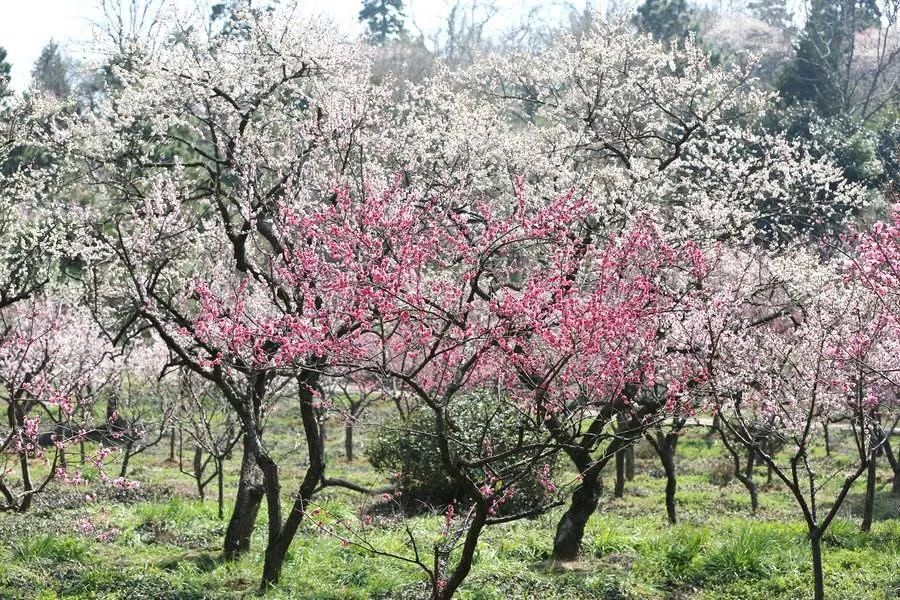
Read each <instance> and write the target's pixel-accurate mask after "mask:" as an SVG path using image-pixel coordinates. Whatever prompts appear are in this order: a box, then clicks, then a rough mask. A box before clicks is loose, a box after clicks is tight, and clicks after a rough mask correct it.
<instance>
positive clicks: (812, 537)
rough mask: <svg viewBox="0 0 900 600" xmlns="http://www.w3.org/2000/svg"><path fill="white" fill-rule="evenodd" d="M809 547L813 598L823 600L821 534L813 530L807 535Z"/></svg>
mask: <svg viewBox="0 0 900 600" xmlns="http://www.w3.org/2000/svg"><path fill="white" fill-rule="evenodd" d="M809 547H810V550H812V571H813V598H814V599H815V600H825V573H824V571H823V570H822V533H821V532H820V531H819V530H818V529H814V530H812V531H811V532H810V534H809Z"/></svg>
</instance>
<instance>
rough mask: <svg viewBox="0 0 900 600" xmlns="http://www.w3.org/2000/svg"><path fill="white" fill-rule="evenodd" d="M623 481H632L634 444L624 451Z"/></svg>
mask: <svg viewBox="0 0 900 600" xmlns="http://www.w3.org/2000/svg"><path fill="white" fill-rule="evenodd" d="M625 479H626V480H628V481H634V444H632V445H630V446H628V447H627V448H626V449H625Z"/></svg>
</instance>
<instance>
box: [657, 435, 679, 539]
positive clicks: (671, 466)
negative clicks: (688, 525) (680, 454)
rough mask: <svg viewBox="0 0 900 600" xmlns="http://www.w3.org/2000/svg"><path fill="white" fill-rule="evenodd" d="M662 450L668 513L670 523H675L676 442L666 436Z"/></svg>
mask: <svg viewBox="0 0 900 600" xmlns="http://www.w3.org/2000/svg"><path fill="white" fill-rule="evenodd" d="M660 450H662V452H661V453H660V460H661V461H662V465H663V470H664V471H665V472H666V515H667V516H668V518H669V523H672V524H673V525H674V524H675V523H677V522H678V519H677V517H676V515H675V490H676V489H677V487H678V482H677V480H676V478H675V444H674V442H673V441H670V439H669V436H666V439H665V441H664V442H663V444H662V446H661V448H660Z"/></svg>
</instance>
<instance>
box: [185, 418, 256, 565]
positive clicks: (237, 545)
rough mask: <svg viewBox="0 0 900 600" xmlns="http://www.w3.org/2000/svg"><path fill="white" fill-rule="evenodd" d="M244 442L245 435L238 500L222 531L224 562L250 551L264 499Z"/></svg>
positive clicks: (250, 455) (246, 440)
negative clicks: (223, 534) (257, 516)
mask: <svg viewBox="0 0 900 600" xmlns="http://www.w3.org/2000/svg"><path fill="white" fill-rule="evenodd" d="M247 438H248V436H247V435H244V449H243V455H242V456H241V472H240V478H239V480H238V491H237V497H236V498H235V501H234V510H233V511H232V513H231V519H230V520H229V522H228V528H227V529H226V530H225V543H224V555H225V558H226V559H227V560H232V559H234V558H237V557H238V556H240V555H241V554H243V553H244V552H246V551H247V550H249V549H250V538H251V537H252V536H253V530H254V529H255V528H256V514H257V513H258V512H259V506H260V504H261V503H262V498H263V486H262V481H261V473H260V470H259V467H258V466H257V464H256V459H255V457H254V455H253V452H252V450H251V448H250V444H249V441H248V439H247ZM173 439H174V434H173Z"/></svg>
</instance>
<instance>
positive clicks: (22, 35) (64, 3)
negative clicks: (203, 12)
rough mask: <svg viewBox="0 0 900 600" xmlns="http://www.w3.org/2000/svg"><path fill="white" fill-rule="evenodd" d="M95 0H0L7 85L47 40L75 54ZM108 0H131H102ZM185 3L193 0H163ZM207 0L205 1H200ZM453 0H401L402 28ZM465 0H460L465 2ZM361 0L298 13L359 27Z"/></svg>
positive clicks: (528, 5) (506, 0) (517, 7)
mask: <svg viewBox="0 0 900 600" xmlns="http://www.w3.org/2000/svg"><path fill="white" fill-rule="evenodd" d="M100 1H101V0H0V46H2V47H4V48H5V49H6V51H7V54H8V56H7V62H9V63H11V64H12V73H11V80H12V81H11V84H12V87H13V88H14V89H16V90H19V91H21V90H23V89H24V88H25V87H27V86H28V82H29V81H30V79H31V68H32V66H33V64H34V61H35V60H36V59H37V57H38V56H39V55H40V52H41V49H42V48H43V47H44V45H46V43H47V42H48V41H50V40H51V39H53V40H55V41H56V42H57V43H59V44H60V45H61V46H62V48H63V50H64V52H65V53H66V54H68V55H69V56H74V57H76V58H77V56H78V54H79V52H80V51H81V50H82V49H84V47H85V45H86V44H87V43H88V42H89V41H90V39H91V29H92V24H93V23H97V22H98V21H100V20H101V18H102V14H103V13H102V11H101V9H100ZM107 1H108V2H109V1H113V2H121V1H126V2H127V1H131V0H107ZM166 1H167V2H174V3H175V4H176V5H181V6H189V5H193V4H194V3H195V0H166ZM201 1H202V2H209V0H201ZM453 1H454V0H406V2H405V4H406V7H407V10H406V12H407V16H408V27H409V28H410V29H411V30H412V31H414V32H416V31H419V30H421V31H422V32H423V33H425V34H426V36H428V35H429V34H430V33H432V32H434V31H435V30H436V29H439V28H440V26H441V24H442V22H443V19H444V18H445V16H446V15H447V13H448V12H449V10H450V7H451V5H452V4H453ZM586 1H587V0H570V1H566V0H549V1H548V0H543V1H540V0H493V3H494V4H495V5H496V6H497V8H498V9H499V13H498V14H497V15H496V17H495V18H494V19H493V21H492V22H493V23H495V26H496V27H498V28H502V27H508V26H512V25H514V24H515V23H516V22H518V21H519V20H520V19H521V18H523V16H524V15H525V14H527V12H528V10H530V9H532V8H539V9H540V10H541V11H542V12H543V13H544V14H548V15H550V17H551V18H559V17H560V16H562V15H564V14H566V7H567V5H569V4H571V5H576V6H579V7H583V6H584V4H585V2H586ZM470 3H471V0H467V1H466V2H463V4H467V5H468V4H470ZM361 5H362V2H361V0H325V1H322V0H306V1H304V0H301V1H300V8H301V12H303V13H305V14H316V13H318V14H325V15H328V16H330V17H331V18H332V19H334V21H335V22H336V23H337V24H338V25H339V26H341V27H342V28H345V29H346V30H347V32H348V33H351V34H357V33H360V32H361V31H362V28H361V26H360V25H359V23H358V21H357V14H358V13H359V9H360V7H361Z"/></svg>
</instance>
